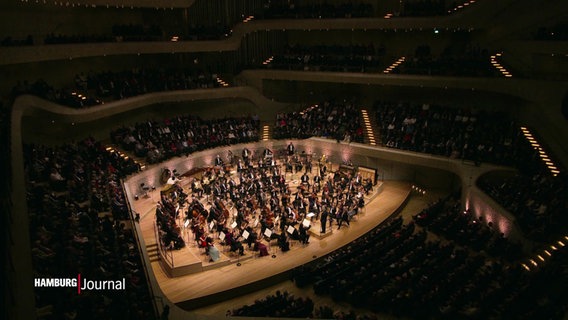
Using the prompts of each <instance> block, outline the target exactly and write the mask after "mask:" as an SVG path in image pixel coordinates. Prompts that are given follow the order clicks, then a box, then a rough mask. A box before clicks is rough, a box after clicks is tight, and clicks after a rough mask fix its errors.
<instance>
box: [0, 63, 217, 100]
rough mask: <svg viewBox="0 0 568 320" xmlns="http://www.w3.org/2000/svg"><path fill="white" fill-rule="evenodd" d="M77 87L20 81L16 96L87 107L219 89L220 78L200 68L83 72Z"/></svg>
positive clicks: (14, 90)
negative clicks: (155, 94) (154, 94)
mask: <svg viewBox="0 0 568 320" xmlns="http://www.w3.org/2000/svg"><path fill="white" fill-rule="evenodd" d="M73 82H74V85H73V86H69V87H67V88H61V89H55V88H53V87H52V86H51V85H49V84H48V83H47V82H46V81H45V80H43V79H39V80H37V81H35V82H33V83H29V82H28V81H23V82H18V83H17V84H16V85H15V86H14V87H13V89H12V94H11V95H12V97H13V98H16V97H17V96H19V95H23V94H31V95H36V96H38V97H41V98H44V99H47V100H49V101H53V102H56V103H59V104H61V105H65V106H69V107H73V108H84V107H89V106H95V105H100V104H103V103H104V101H105V100H106V101H111V100H120V99H126V98H129V97H133V96H138V95H143V94H147V93H152V92H163V91H174V90H191V89H204V88H217V87H219V83H218V82H217V75H216V74H214V73H209V72H206V71H202V70H196V69H144V68H133V69H131V70H125V71H121V72H103V73H98V74H97V73H88V74H84V73H79V74H77V75H76V76H75V78H74V79H73Z"/></svg>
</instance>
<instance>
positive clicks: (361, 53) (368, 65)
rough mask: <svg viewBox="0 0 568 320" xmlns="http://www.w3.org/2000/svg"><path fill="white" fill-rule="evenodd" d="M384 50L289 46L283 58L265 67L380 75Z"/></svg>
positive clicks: (359, 46) (335, 46)
mask: <svg viewBox="0 0 568 320" xmlns="http://www.w3.org/2000/svg"><path fill="white" fill-rule="evenodd" d="M384 51H385V49H384V47H381V48H378V49H375V47H374V46H373V45H371V44H370V45H367V46H365V45H350V46H340V45H333V46H327V45H319V46H301V45H292V46H287V47H286V48H285V51H284V53H283V54H282V55H275V56H274V57H273V58H272V59H270V61H268V62H266V63H263V66H264V67H266V68H272V69H287V70H306V71H307V70H310V71H341V72H378V71H380V70H381V69H382V67H381V66H380V60H381V57H382V56H383V55H384Z"/></svg>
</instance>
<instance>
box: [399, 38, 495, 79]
mask: <svg viewBox="0 0 568 320" xmlns="http://www.w3.org/2000/svg"><path fill="white" fill-rule="evenodd" d="M392 73H400V74H419V75H436V76H451V77H466V76H467V77H495V76H498V75H500V74H501V73H500V72H499V71H498V70H497V69H496V68H495V67H493V65H492V64H491V59H490V54H489V52H488V51H487V50H485V49H481V48H479V47H478V46H475V45H468V46H466V47H465V48H451V47H448V48H446V49H444V51H443V52H442V53H440V54H439V55H435V54H433V53H432V52H431V49H430V46H429V45H421V46H418V47H417V48H416V50H415V52H414V55H413V56H411V57H406V59H405V60H404V63H402V64H401V65H400V66H399V67H398V68H396V69H394V70H393V71H392Z"/></svg>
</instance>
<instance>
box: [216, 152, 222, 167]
mask: <svg viewBox="0 0 568 320" xmlns="http://www.w3.org/2000/svg"><path fill="white" fill-rule="evenodd" d="M215 166H216V167H222V166H223V159H221V156H220V155H217V156H216V157H215Z"/></svg>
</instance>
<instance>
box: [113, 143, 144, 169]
mask: <svg viewBox="0 0 568 320" xmlns="http://www.w3.org/2000/svg"><path fill="white" fill-rule="evenodd" d="M104 146H105V149H106V150H107V151H109V152H116V153H118V154H119V155H120V156H121V157H122V158H123V159H128V158H131V159H133V160H134V163H137V164H139V165H140V169H141V170H144V169H146V162H145V159H144V158H140V157H136V156H135V155H133V154H132V153H131V152H126V151H124V150H122V149H121V148H120V147H119V146H117V145H115V144H114V143H111V142H107V143H104Z"/></svg>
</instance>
